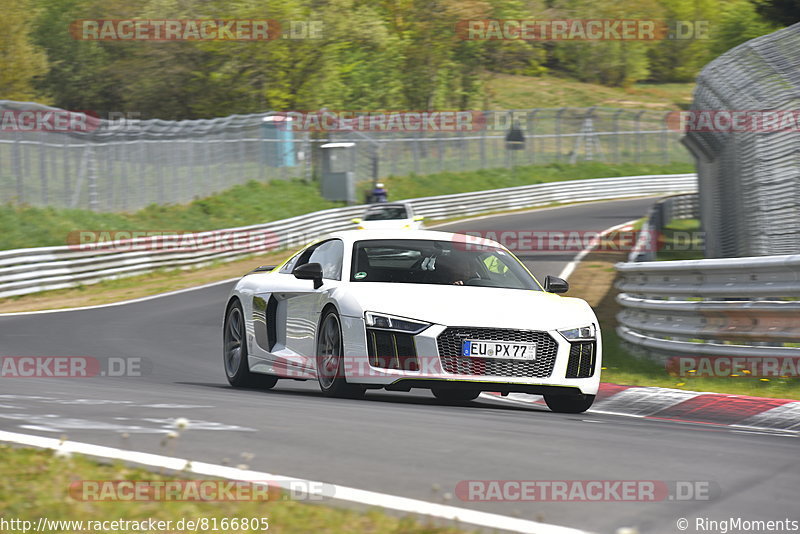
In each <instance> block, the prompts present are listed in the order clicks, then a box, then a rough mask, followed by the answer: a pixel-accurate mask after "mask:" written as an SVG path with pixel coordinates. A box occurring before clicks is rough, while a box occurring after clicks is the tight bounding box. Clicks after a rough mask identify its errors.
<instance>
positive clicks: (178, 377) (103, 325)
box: [0, 199, 800, 533]
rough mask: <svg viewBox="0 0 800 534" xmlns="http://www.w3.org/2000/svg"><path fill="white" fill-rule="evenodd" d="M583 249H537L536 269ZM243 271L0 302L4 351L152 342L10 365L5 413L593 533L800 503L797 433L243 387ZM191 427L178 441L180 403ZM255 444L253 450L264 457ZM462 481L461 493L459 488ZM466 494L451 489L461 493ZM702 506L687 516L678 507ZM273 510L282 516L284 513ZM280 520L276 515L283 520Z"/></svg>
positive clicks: (590, 221)
mask: <svg viewBox="0 0 800 534" xmlns="http://www.w3.org/2000/svg"><path fill="white" fill-rule="evenodd" d="M652 202H653V199H636V200H624V201H612V202H601V203H589V204H580V205H574V206H567V207H563V208H558V209H548V210H537V211H532V212H528V213H518V214H513V215H506V216H498V217H492V218H483V219H479V220H473V221H465V222H458V223H453V224H449V225H447V226H444V227H439V228H437V229H440V230H453V229H458V230H501V229H510V230H523V229H526V230H530V229H535V230H594V231H599V230H603V229H605V228H608V227H610V226H613V225H615V224H619V223H622V222H625V221H628V220H632V219H636V218H638V217H641V216H643V215H644V214H645V212H646V210H647V207H648V206H649V205H650V204H651V203H652ZM573 255H574V254H568V255H563V256H558V257H554V256H553V255H552V254H549V255H548V257H544V258H542V257H538V258H537V257H536V256H534V255H532V254H531V255H523V256H524V259H525V261H526V262H527V263H529V264H532V265H533V270H534V273H535V274H536V275H537V276H542V275H543V274H554V275H558V273H559V272H560V271H561V269H562V268H563V266H564V265H565V264H566V263H567V262H569V261H570V260H571V258H572V256H573ZM231 286H232V283H224V284H219V285H215V286H211V287H207V288H203V289H199V290H196V291H189V292H184V293H179V294H175V295H171V296H167V297H163V298H157V299H152V300H146V301H141V302H135V303H131V304H127V305H123V306H116V307H109V308H97V309H89V310H80V311H70V312H63V313H42V314H35V315H19V316H6V317H0V355H3V356H92V357H95V358H98V359H104V358H141V359H142V360H143V361H144V362H145V365H144V367H145V369H146V372H145V373H144V376H140V377H124V378H123V377H120V378H113V377H109V376H97V377H94V378H72V379H68V378H60V379H57V378H0V386H1V387H0V429H3V430H8V431H11V432H22V433H28V434H35V435H42V436H47V437H60V436H65V437H68V438H69V439H72V440H76V441H81V442H86V443H95V444H100V445H108V446H112V447H119V448H124V449H135V450H140V451H144V452H153V453H157V454H165V455H170V456H181V457H186V458H190V459H193V460H197V461H205V462H212V463H220V464H223V463H224V464H228V465H237V464H247V465H248V466H249V467H250V468H252V469H257V470H260V471H266V472H271V473H277V474H281V475H288V476H296V477H300V478H306V479H311V480H319V481H324V482H329V483H335V484H340V485H345V486H351V487H355V488H360V489H366V490H372V491H379V492H383V493H388V494H392V495H400V496H406V497H413V498H417V499H422V500H430V501H433V502H441V503H448V504H452V505H455V506H460V507H465V508H472V509H477V510H483V511H488V512H494V513H498V514H504V515H511V516H514V517H522V518H528V519H532V520H536V521H543V522H546V523H554V524H557V525H564V526H571V527H576V528H582V529H586V530H590V531H594V532H615V530H616V529H617V528H619V527H629V526H635V527H637V528H638V530H639V532H642V533H645V532H655V533H662V532H664V533H673V532H692V533H693V532H702V530H698V529H696V528H695V526H696V525H695V520H696V518H708V519H712V520H725V519H729V518H737V517H741V518H743V519H746V520H778V519H785V518H790V519H795V520H798V519H800V515H798V508H797V506H796V503H797V499H796V490H797V487H798V483H799V482H800V468H798V463H797V452H798V442H797V438H796V437H793V436H785V435H776V434H771V433H768V432H754V431H743V430H736V429H731V428H725V427H715V426H709V425H699V424H682V423H680V422H674V421H660V420H646V419H638V418H631V417H621V416H614V415H605V414H591V413H590V414H582V415H564V414H555V413H551V412H549V411H547V410H546V409H543V408H541V407H538V406H523V405H513V404H510V403H502V402H499V401H494V400H491V399H483V398H481V399H479V400H476V401H474V402H471V403H467V404H465V405H462V406H449V405H444V404H441V403H439V402H438V401H436V400H435V399H434V398H433V397H432V395H431V394H430V393H429V392H426V391H421V390H415V391H413V392H412V393H390V392H383V391H370V392H368V393H367V396H366V398H365V399H364V400H345V399H328V398H324V397H322V395H321V394H320V393H319V390H318V387H317V384H316V383H314V382H298V381H281V382H279V383H278V385H277V386H276V388H275V389H273V390H269V391H259V390H236V389H233V388H231V387H229V386H228V383H227V381H226V380H225V376H224V372H223V370H222V358H221V322H222V313H223V306H224V303H225V299H226V296H227V294H228V292H229V290H230V287H231ZM178 417H185V418H187V419H189V420H190V426H189V428H188V429H187V430H185V431H183V432H182V435H181V436H180V437H179V438H178V439H177V440H172V441H171V442H170V443H169V444H168V445H163V444H162V441H163V437H164V435H165V434H166V433H167V432H169V431H172V430H174V426H173V421H174V419H175V418H178ZM250 455H252V457H251V456H250ZM463 480H540V481H541V480H650V481H705V482H708V483H709V486H710V487H711V488H712V497H711V499H709V500H687V501H680V502H678V501H676V500H669V499H666V500H664V501H660V502H468V501H462V500H460V499H459V498H458V497H457V496H455V487H456V485H457V484H458V482H459V481H463ZM445 494H449V495H445ZM448 497H449V499H448ZM679 518H688V519H689V522H690V523H689V528H688V529H686V530H683V531H681V530H678V528H677V527H676V521H677V520H678V519H679ZM271 527H272V525H271ZM278 527H279V525H275V529H276V530H279V528H278Z"/></svg>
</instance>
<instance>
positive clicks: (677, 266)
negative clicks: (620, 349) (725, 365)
mask: <svg viewBox="0 0 800 534" xmlns="http://www.w3.org/2000/svg"><path fill="white" fill-rule="evenodd" d="M617 270H618V271H619V274H620V278H619V279H618V281H617V288H618V289H619V290H620V291H621V293H620V294H619V295H617V302H619V304H620V305H622V307H623V309H622V311H621V312H620V313H619V314H618V316H617V319H618V323H619V327H618V329H617V333H618V334H619V336H620V337H621V338H622V340H623V341H624V342H626V343H628V344H629V345H630V346H632V347H633V348H634V349H638V352H642V353H644V354H645V355H647V356H649V357H651V358H653V359H656V360H662V361H663V360H664V359H666V358H668V357H671V356H684V355H686V356H697V355H703V356H706V355H707V356H733V357H765V356H780V357H784V356H791V357H797V358H800V255H785V256H758V257H748V258H725V259H709V260H686V261H664V262H649V263H620V264H617Z"/></svg>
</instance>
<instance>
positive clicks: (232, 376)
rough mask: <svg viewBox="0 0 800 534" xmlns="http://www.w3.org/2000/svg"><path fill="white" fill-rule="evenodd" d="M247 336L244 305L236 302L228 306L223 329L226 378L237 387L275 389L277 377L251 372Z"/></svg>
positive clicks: (223, 357)
mask: <svg viewBox="0 0 800 534" xmlns="http://www.w3.org/2000/svg"><path fill="white" fill-rule="evenodd" d="M245 336H246V331H245V327H244V313H243V312H242V304H241V303H240V302H239V301H238V300H234V301H233V302H232V303H231V304H230V305H229V306H228V311H227V313H226V314H225V323H224V325H223V327H222V360H223V363H224V365H225V376H227V378H228V382H230V384H231V385H232V386H235V387H259V388H265V389H269V388H271V387H274V386H275V384H277V382H278V378H277V377H275V376H272V375H263V374H258V373H251V372H250V365H249V364H248V363H247V340H246V339H247V338H246V337H245Z"/></svg>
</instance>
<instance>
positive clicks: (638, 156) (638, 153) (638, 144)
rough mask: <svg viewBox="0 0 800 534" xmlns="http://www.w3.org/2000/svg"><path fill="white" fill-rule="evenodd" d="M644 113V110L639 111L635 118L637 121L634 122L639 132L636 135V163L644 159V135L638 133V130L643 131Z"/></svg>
mask: <svg viewBox="0 0 800 534" xmlns="http://www.w3.org/2000/svg"><path fill="white" fill-rule="evenodd" d="M642 113H644V110H642V111H640V112H638V113H637V114H636V118H635V119H634V121H635V122H634V124H635V127H636V132H637V135H636V163H640V162H641V159H642V135H641V134H639V133H638V132H641V131H642Z"/></svg>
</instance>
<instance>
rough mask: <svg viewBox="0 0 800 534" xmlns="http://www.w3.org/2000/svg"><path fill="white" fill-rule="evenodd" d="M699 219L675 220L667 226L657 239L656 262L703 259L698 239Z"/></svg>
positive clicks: (701, 244)
mask: <svg viewBox="0 0 800 534" xmlns="http://www.w3.org/2000/svg"><path fill="white" fill-rule="evenodd" d="M700 231H701V226H700V220H699V219H675V220H673V221H671V222H670V223H669V224H667V225H666V226H665V227H664V228H663V230H662V232H661V236H660V239H659V250H658V252H657V253H656V260H658V261H670V260H700V259H703V258H704V257H705V254H704V252H703V240H702V239H701V238H700Z"/></svg>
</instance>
